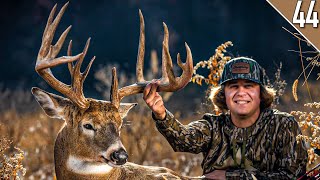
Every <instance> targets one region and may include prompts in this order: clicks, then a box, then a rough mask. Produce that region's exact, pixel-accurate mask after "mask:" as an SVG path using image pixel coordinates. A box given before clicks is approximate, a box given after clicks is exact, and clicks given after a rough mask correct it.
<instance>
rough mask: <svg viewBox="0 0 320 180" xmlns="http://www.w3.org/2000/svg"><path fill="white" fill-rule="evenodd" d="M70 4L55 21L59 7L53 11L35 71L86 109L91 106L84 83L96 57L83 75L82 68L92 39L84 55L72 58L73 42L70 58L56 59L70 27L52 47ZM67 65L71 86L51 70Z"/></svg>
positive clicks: (69, 49)
mask: <svg viewBox="0 0 320 180" xmlns="http://www.w3.org/2000/svg"><path fill="white" fill-rule="evenodd" d="M68 4H69V3H66V4H65V5H64V6H63V7H62V8H61V10H60V12H59V13H58V15H57V16H56V18H55V19H54V20H53V16H54V14H55V11H56V7H57V5H55V6H54V7H53V9H52V10H51V13H50V16H49V18H48V22H47V25H46V28H45V30H44V33H43V36H42V43H41V47H40V50H39V53H38V58H37V63H36V66H35V70H36V71H37V73H38V74H39V75H40V76H41V77H42V78H43V79H44V80H45V81H46V82H47V83H48V84H49V85H50V86H51V87H52V88H54V89H56V90H57V91H59V92H60V93H62V94H63V95H65V96H67V97H68V98H69V99H70V100H71V101H72V102H74V103H75V104H76V105H77V106H79V107H80V108H82V109H86V108H88V106H89V102H88V100H87V99H86V98H85V97H84V95H83V82H84V80H85V78H86V77H87V75H88V73H89V70H90V67H91V65H92V63H93V61H94V59H95V56H94V57H93V58H92V59H91V61H90V63H89V64H88V66H87V68H86V70H85V71H84V72H83V73H81V72H80V67H81V64H82V62H83V59H84V57H85V55H86V53H87V51H88V48H89V44H90V38H89V39H88V41H87V43H86V46H85V48H84V50H83V52H82V53H80V54H77V55H75V56H72V55H71V47H72V41H70V43H69V46H68V56H62V57H59V58H56V56H57V55H58V53H59V51H60V49H61V47H62V45H63V43H64V40H65V38H66V36H67V34H68V33H69V31H70V29H71V26H69V27H68V28H67V29H66V30H65V31H64V32H63V33H62V35H61V36H60V38H59V40H58V41H57V43H56V44H55V45H54V46H52V45H51V43H52V39H53V36H54V33H55V31H56V29H57V26H58V24H59V22H60V20H61V17H62V15H63V13H64V12H65V9H66V8H67V6H68ZM76 60H78V61H77V63H76V64H75V66H73V64H72V62H73V61H76ZM65 63H68V68H69V71H70V74H71V79H72V84H71V85H66V84H64V83H63V82H61V81H59V80H58V79H56V78H55V77H54V75H53V74H52V72H51V70H50V68H52V67H55V66H58V65H60V64H65Z"/></svg>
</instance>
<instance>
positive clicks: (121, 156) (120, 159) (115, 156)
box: [111, 148, 128, 165]
mask: <svg viewBox="0 0 320 180" xmlns="http://www.w3.org/2000/svg"><path fill="white" fill-rule="evenodd" d="M111 160H112V161H113V162H115V164H117V165H123V164H124V163H126V162H127V160H128V154H127V152H126V151H125V150H124V149H122V148H121V149H120V150H118V151H114V152H113V153H111Z"/></svg>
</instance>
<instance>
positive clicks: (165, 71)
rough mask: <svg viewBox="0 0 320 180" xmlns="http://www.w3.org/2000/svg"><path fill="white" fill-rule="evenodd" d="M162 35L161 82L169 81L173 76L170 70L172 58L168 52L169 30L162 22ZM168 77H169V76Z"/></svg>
mask: <svg viewBox="0 0 320 180" xmlns="http://www.w3.org/2000/svg"><path fill="white" fill-rule="evenodd" d="M163 29H164V36H163V43H162V78H161V81H162V83H169V82H170V79H172V78H174V73H173V70H172V59H171V56H170V53H169V30H168V27H167V25H166V23H163ZM169 77H170V78H169Z"/></svg>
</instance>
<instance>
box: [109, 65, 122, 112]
mask: <svg viewBox="0 0 320 180" xmlns="http://www.w3.org/2000/svg"><path fill="white" fill-rule="evenodd" d="M110 101H111V103H112V104H113V105H114V106H115V107H116V108H119V106H120V98H119V93H118V77H117V69H116V67H113V68H112V85H111V90H110Z"/></svg>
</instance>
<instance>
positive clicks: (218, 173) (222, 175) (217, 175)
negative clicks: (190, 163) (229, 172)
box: [204, 170, 226, 180]
mask: <svg viewBox="0 0 320 180" xmlns="http://www.w3.org/2000/svg"><path fill="white" fill-rule="evenodd" d="M204 176H205V177H206V179H218V180H225V179H226V171H225V170H214V171H213V172H211V173H208V174H205V175H204Z"/></svg>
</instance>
